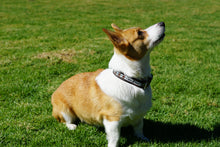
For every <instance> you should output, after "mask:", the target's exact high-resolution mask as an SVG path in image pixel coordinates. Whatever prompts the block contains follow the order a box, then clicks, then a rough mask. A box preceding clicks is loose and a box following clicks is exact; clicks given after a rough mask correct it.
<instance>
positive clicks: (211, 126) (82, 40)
mask: <svg viewBox="0 0 220 147" xmlns="http://www.w3.org/2000/svg"><path fill="white" fill-rule="evenodd" d="M219 9H220V3H219V1H217V0H212V1H209V0H204V1H199V0H194V1H191V0H182V1H167V0H149V1H141V0H140V1H138V0H136V1H126V0H121V1H118V0H117V1H116V0H111V1H101V0H93V1H90V0H74V1H70V0H63V1H59V0H46V1H42V0H20V1H16V0H10V1H7V0H1V2H0V108H1V109H0V126H1V127H0V128H1V131H0V132H1V133H0V146H104V145H106V144H107V141H106V139H105V138H106V135H105V133H104V130H103V128H99V127H94V126H90V125H87V124H83V123H81V124H79V126H78V128H77V129H76V130H75V131H69V130H67V129H66V127H65V126H64V125H63V124H61V123H58V122H57V121H56V120H55V119H54V118H53V117H52V116H51V111H52V106H51V104H50V96H51V94H52V93H53V91H54V90H55V89H56V88H57V87H58V86H59V85H60V84H61V83H62V81H64V80H65V79H67V78H69V77H70V76H72V75H74V74H77V73H81V72H86V71H95V70H96V69H98V68H107V66H108V62H109V60H110V58H111V56H112V53H113V50H112V49H113V47H112V44H111V43H110V41H109V40H108V38H107V36H106V35H105V34H104V33H103V32H102V30H101V29H102V28H107V29H111V28H110V24H111V23H115V24H117V25H118V26H120V27H122V28H129V27H133V26H139V27H142V28H146V27H148V26H150V25H152V24H155V23H157V22H159V21H164V22H165V23H166V37H165V40H164V41H163V43H162V44H160V45H159V46H158V47H156V48H155V49H154V51H153V52H152V54H151V65H152V69H153V71H152V73H153V74H154V79H153V81H152V84H151V85H152V89H153V97H154V98H153V107H152V109H151V110H150V111H149V112H148V113H147V114H146V116H145V127H144V132H145V135H146V136H147V137H148V138H149V139H150V140H151V143H145V142H142V141H140V140H138V139H136V138H135V137H133V135H132V131H130V130H129V129H127V128H124V129H122V137H121V139H120V145H121V146H219V145H220V143H219V141H220V140H219V136H220V129H219V123H220V115H219V114H220V109H219V102H220V101H219V98H220V85H219V83H220V76H219V75H220V60H219V59H220V49H219V42H220V36H219V34H220V21H219V18H220V13H219Z"/></svg>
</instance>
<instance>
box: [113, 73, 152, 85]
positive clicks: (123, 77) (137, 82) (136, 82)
mask: <svg viewBox="0 0 220 147" xmlns="http://www.w3.org/2000/svg"><path fill="white" fill-rule="evenodd" d="M113 74H114V75H115V76H116V77H118V78H119V79H121V80H123V81H125V82H128V83H130V84H132V85H134V86H137V87H139V88H142V89H146V88H147V87H148V86H149V85H150V83H151V80H152V79H153V75H152V74H151V77H148V78H147V79H146V80H139V79H136V78H131V77H129V76H127V75H125V74H124V73H122V72H120V71H114V70H113Z"/></svg>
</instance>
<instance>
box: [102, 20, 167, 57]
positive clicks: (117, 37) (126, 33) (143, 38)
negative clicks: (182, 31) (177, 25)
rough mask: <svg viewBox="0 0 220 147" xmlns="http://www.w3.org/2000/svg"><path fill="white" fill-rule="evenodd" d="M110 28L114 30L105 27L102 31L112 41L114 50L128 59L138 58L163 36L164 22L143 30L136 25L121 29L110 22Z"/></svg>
mask: <svg viewBox="0 0 220 147" xmlns="http://www.w3.org/2000/svg"><path fill="white" fill-rule="evenodd" d="M112 28H113V29H114V30H115V32H113V31H109V30H106V29H103V31H104V32H105V33H106V34H107V35H108V37H109V38H110V40H111V41H112V43H113V45H114V47H115V52H117V53H119V54H123V55H124V56H126V57H127V58H128V59H130V60H140V59H141V58H142V57H143V56H144V55H145V54H146V53H147V52H150V51H151V49H152V48H153V47H155V46H156V45H158V44H159V43H160V42H161V41H162V40H163V38H164V36H165V34H164V32H165V24H164V22H160V23H157V24H155V25H153V26H151V27H149V28H147V29H145V30H144V29H141V28H138V27H135V28H130V29H126V30H122V29H120V28H119V27H118V26H116V25H115V24H112Z"/></svg>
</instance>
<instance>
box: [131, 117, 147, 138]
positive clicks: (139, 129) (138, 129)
mask: <svg viewBox="0 0 220 147" xmlns="http://www.w3.org/2000/svg"><path fill="white" fill-rule="evenodd" d="M143 127H144V121H143V119H140V120H138V121H137V122H136V123H135V124H133V128H134V133H135V136H137V137H138V138H140V139H141V140H144V141H147V142H150V140H149V139H148V138H147V137H145V136H144V133H143Z"/></svg>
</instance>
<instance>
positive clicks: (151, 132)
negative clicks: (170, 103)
mask: <svg viewBox="0 0 220 147" xmlns="http://www.w3.org/2000/svg"><path fill="white" fill-rule="evenodd" d="M131 130H132V128H123V129H122V136H123V137H125V138H127V143H126V144H127V145H129V144H133V143H134V142H136V141H137V139H134V137H133V136H132V135H130V134H133V131H131ZM128 134H129V135H128ZM144 135H145V136H146V137H147V138H149V139H150V141H151V142H161V143H169V142H199V141H202V140H206V141H209V140H212V139H216V138H218V137H220V124H217V125H216V126H215V128H214V131H209V130H205V129H201V128H199V127H197V126H194V125H190V124H171V123H163V122H155V121H152V120H144Z"/></svg>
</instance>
